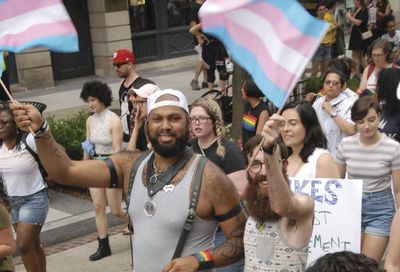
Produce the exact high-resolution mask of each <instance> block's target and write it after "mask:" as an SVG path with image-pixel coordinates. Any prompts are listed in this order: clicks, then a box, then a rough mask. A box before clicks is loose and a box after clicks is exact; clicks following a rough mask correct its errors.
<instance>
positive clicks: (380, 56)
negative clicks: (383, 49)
mask: <svg viewBox="0 0 400 272" xmlns="http://www.w3.org/2000/svg"><path fill="white" fill-rule="evenodd" d="M371 56H372V58H382V57H383V56H384V55H383V54H371Z"/></svg>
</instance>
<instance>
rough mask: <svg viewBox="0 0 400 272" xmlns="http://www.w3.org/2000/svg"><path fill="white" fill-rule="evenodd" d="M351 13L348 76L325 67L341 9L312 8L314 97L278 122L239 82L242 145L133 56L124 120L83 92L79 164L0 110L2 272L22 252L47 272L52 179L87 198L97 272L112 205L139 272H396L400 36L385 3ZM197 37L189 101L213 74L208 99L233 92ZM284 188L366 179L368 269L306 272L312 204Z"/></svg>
mask: <svg viewBox="0 0 400 272" xmlns="http://www.w3.org/2000/svg"><path fill="white" fill-rule="evenodd" d="M203 2H204V1H196V3H197V5H198V6H200V5H201V4H202V3H203ZM367 2H368V3H367ZM354 6H355V8H354V10H353V11H349V12H348V11H344V12H342V15H343V16H344V17H345V18H347V20H348V22H349V23H351V24H352V30H351V35H350V44H349V49H350V50H352V60H353V62H354V65H353V66H352V67H349V66H346V65H345V64H344V62H343V61H339V60H338V59H333V60H332V52H331V49H332V46H333V44H334V42H335V38H336V32H337V30H338V29H340V28H341V27H342V25H341V24H340V23H338V22H337V21H336V19H335V17H336V15H337V13H338V12H337V10H336V1H333V0H328V1H325V2H324V3H321V4H319V5H317V10H316V12H317V16H318V17H319V18H320V19H324V20H326V21H327V22H329V23H330V24H331V26H330V28H329V30H328V32H327V34H326V36H325V37H324V39H323V40H322V44H321V45H320V47H319V48H318V51H317V53H316V56H315V57H314V59H313V64H312V66H313V74H315V75H316V74H318V72H320V73H321V76H322V77H323V89H322V91H321V95H320V96H318V95H316V94H310V95H307V96H306V97H305V98H304V101H293V102H289V103H287V104H286V105H285V106H284V107H283V108H282V109H281V110H280V111H279V112H278V113H272V112H270V111H269V109H268V107H267V106H266V104H265V103H264V101H263V94H262V92H261V91H260V89H259V88H258V87H257V85H256V84H255V82H254V81H253V79H252V78H251V75H247V76H246V79H244V80H243V82H242V98H243V100H244V101H245V107H244V108H245V110H244V112H243V120H242V146H236V145H235V144H234V143H233V142H232V141H230V140H229V135H226V131H225V125H224V120H223V117H222V116H223V115H222V112H221V108H220V105H219V104H218V103H217V102H216V101H214V100H211V99H208V98H199V99H197V100H195V101H194V102H193V103H192V104H191V105H188V103H187V100H186V97H185V95H184V94H183V93H182V92H181V91H177V90H173V89H166V90H160V88H159V87H158V86H157V85H156V84H155V83H154V82H153V81H151V80H150V79H145V78H142V77H140V76H139V75H138V73H137V72H136V71H135V56H134V54H133V52H131V51H129V50H126V49H121V50H117V51H116V52H115V53H114V55H113V59H112V62H113V65H114V69H115V72H116V74H117V75H118V76H119V77H120V78H122V82H121V84H120V88H119V93H118V95H119V97H118V99H119V103H120V109H121V115H120V116H118V115H117V114H115V113H113V112H112V111H111V110H110V109H109V108H108V107H109V106H110V105H111V101H112V96H111V90H110V88H109V87H108V86H107V84H105V83H102V82H100V81H89V82H87V83H85V84H84V86H83V88H82V92H81V94H80V97H81V99H82V100H83V101H84V102H86V103H87V105H88V107H89V111H90V112H91V115H90V117H89V118H88V119H87V121H86V139H85V141H84V142H83V143H82V149H83V151H84V153H83V160H81V161H74V160H71V159H70V158H69V157H68V155H67V154H66V152H65V150H64V149H63V148H62V146H60V145H59V144H58V143H57V142H56V141H55V139H54V138H53V136H52V134H51V128H49V125H48V124H47V121H46V120H45V118H44V117H43V116H42V115H41V113H40V112H39V111H37V110H36V109H35V107H34V106H33V105H28V104H19V103H11V104H8V103H3V104H0V178H1V182H0V197H1V198H0V271H13V265H12V258H11V255H12V254H13V252H14V250H15V248H18V250H19V252H20V254H21V257H22V261H23V264H24V266H25V268H26V270H27V271H35V272H36V271H46V258H45V255H44V252H43V249H42V247H41V244H40V231H41V228H42V226H43V224H44V222H45V219H46V216H47V212H48V208H49V200H48V188H47V184H46V179H48V178H51V179H52V180H54V181H56V182H58V183H62V184H68V185H79V186H85V187H88V188H90V194H91V198H92V202H93V206H94V210H95V215H96V216H95V222H96V227H97V234H98V242H99V246H98V249H97V251H96V252H95V253H94V254H92V255H90V256H88V258H89V260H90V261H97V260H100V259H102V258H104V257H107V256H109V255H111V254H112V252H111V248H110V245H109V242H108V234H107V218H106V216H105V209H106V206H107V205H108V206H109V207H110V209H111V211H112V214H113V215H114V216H117V217H118V218H120V219H121V222H124V223H126V224H128V222H129V224H128V227H127V229H126V230H124V232H126V234H128V235H132V234H133V233H134V235H135V236H134V240H133V244H132V250H133V255H132V258H133V263H134V269H135V270H136V271H197V270H205V271H211V269H214V268H215V269H216V270H215V271H383V270H381V268H379V262H381V261H382V258H383V256H384V253H385V251H386V250H387V258H386V262H385V269H386V270H387V271H388V272H392V271H399V270H400V254H399V252H400V233H399V231H398V230H399V228H400V212H396V210H397V208H398V206H399V205H400V140H399V137H400V136H399V131H400V123H399V122H400V94H399V93H398V89H399V88H400V87H399V86H400V69H398V68H397V65H396V64H395V63H394V62H393V60H396V59H398V58H399V52H400V46H399V42H400V38H399V36H400V34H399V32H398V31H396V30H395V29H394V27H393V24H394V18H393V16H392V15H391V8H390V4H389V3H388V1H385V0H378V1H376V2H375V1H372V2H371V3H369V1H364V0H354ZM339 12H341V11H339ZM368 31H370V32H371V36H370V37H368V38H364V37H365V35H367V34H365V32H368ZM191 32H192V33H193V34H194V35H195V36H196V40H197V41H198V42H199V48H201V50H202V51H201V50H199V51H201V53H200V54H201V56H202V59H203V60H205V62H201V63H200V62H199V63H197V65H196V73H195V77H194V79H193V80H192V81H191V87H192V89H193V90H198V89H200V87H199V84H198V78H199V76H200V74H201V72H202V71H203V70H204V68H205V70H206V72H205V80H204V82H207V86H208V88H210V89H213V88H214V87H215V85H214V81H215V75H214V73H215V70H216V69H217V70H218V71H219V73H220V82H219V84H220V86H221V88H224V86H225V83H226V82H225V80H226V79H227V74H226V69H224V68H225V67H224V65H225V64H224V63H223V61H222V60H223V59H224V58H225V55H224V54H225V53H226V52H224V51H223V50H224V49H223V46H222V44H221V45H220V44H219V41H218V40H216V39H215V38H214V37H212V36H207V35H205V34H204V33H202V32H201V23H199V22H194V23H193V24H192V29H191ZM396 37H397V38H396ZM200 45H201V46H200ZM221 61H222V62H221ZM368 61H369V64H367V63H368ZM351 68H352V69H351ZM362 70H363V71H364V72H363V74H362V77H361V82H360V86H359V88H358V89H357V90H356V91H352V90H350V89H348V88H347V86H346V81H347V80H348V79H349V78H350V77H351V74H352V75H353V76H359V74H360V71H362ZM313 100H315V101H313ZM30 130H33V131H34V134H31V133H29V131H30ZM27 146H29V147H30V148H31V149H33V150H34V151H35V152H37V153H38V155H39V157H40V161H41V163H42V164H43V165H44V167H45V169H46V171H47V172H48V174H49V177H44V176H43V175H42V173H41V171H40V169H39V164H38V161H36V160H35V158H34V157H33V156H32V154H31V153H30V151H28V147H27ZM204 158H206V159H204ZM22 165H23V167H22ZM289 177H295V178H307V179H312V178H331V179H340V178H348V179H357V180H363V186H362V203H361V207H362V211H361V214H360V217H361V226H360V229H361V233H360V235H361V244H360V254H355V253H352V252H346V251H344V252H338V253H330V254H327V255H325V256H323V257H321V258H320V259H318V260H317V261H316V262H315V263H313V264H311V265H310V266H309V267H308V268H307V260H308V254H309V241H310V238H311V234H312V231H313V225H314V205H315V204H314V200H313V199H312V197H310V196H307V195H304V194H297V193H294V192H292V191H291V190H290V186H289ZM123 197H125V198H126V199H127V202H126V203H127V207H126V210H124V209H123V208H122V206H121V202H122V201H123ZM11 226H13V227H14V230H15V232H16V241H15V242H14V239H13V238H12V230H11ZM184 226H185V227H184ZM154 256H157V258H154Z"/></svg>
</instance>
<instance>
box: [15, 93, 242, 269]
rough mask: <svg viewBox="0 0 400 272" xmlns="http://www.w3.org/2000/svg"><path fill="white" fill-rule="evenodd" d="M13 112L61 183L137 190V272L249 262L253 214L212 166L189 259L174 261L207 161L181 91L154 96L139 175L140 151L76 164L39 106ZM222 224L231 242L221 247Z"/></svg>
mask: <svg viewBox="0 0 400 272" xmlns="http://www.w3.org/2000/svg"><path fill="white" fill-rule="evenodd" d="M10 107H11V108H12V109H13V110H14V111H13V113H14V119H15V120H16V123H17V125H18V126H19V127H20V128H21V129H23V130H25V131H28V130H29V126H30V127H31V129H32V130H33V131H35V132H36V133H35V141H36V145H37V148H38V153H39V158H40V160H41V162H42V164H43V165H44V167H45V168H46V170H47V172H48V173H49V175H51V176H52V177H54V180H57V181H58V182H62V183H64V184H70V185H80V186H87V187H107V186H108V187H112V188H115V187H120V188H124V189H125V191H126V192H128V186H129V185H131V191H130V194H129V197H130V205H129V210H128V211H129V215H130V217H131V218H132V222H133V227H134V229H135V238H134V243H133V263H134V268H135V271H139V272H142V271H150V272H153V271H154V272H159V271H164V272H167V271H169V272H172V271H185V272H186V271H197V270H202V269H211V268H213V267H220V266H225V265H228V264H231V263H234V262H236V261H238V260H240V259H241V258H243V231H244V224H245V221H246V216H245V215H244V213H243V211H242V209H241V206H240V199H239V195H238V193H237V191H236V189H235V187H234V185H233V183H232V182H231V181H230V180H229V178H228V177H227V176H226V175H225V174H224V173H223V172H222V170H220V169H219V167H218V166H216V165H214V164H213V163H211V162H210V161H207V162H206V165H205V168H204V171H203V174H202V175H201V179H202V182H201V188H200V191H199V192H198V194H199V198H198V204H197V208H196V210H195V211H196V215H195V219H194V222H193V225H192V228H191V230H190V232H189V234H188V237H187V239H186V242H185V243H184V244H183V245H184V246H183V251H182V256H183V257H179V258H175V259H173V260H172V261H171V258H172V257H173V255H174V254H173V253H174V249H175V246H176V245H177V242H178V238H179V234H180V233H181V230H182V228H183V223H184V222H185V219H186V217H187V214H188V207H189V202H190V201H191V198H190V196H191V194H190V193H191V187H192V180H193V179H194V175H195V172H196V170H195V169H196V167H197V163H198V161H199V158H200V155H196V154H194V153H193V152H192V151H191V149H189V148H188V147H187V146H186V143H187V141H188V137H189V119H188V113H189V109H188V105H187V102H186V98H185V96H184V95H183V94H182V93H181V92H179V91H176V90H170V89H169V90H163V91H158V92H156V93H154V94H152V95H150V96H149V97H148V99H147V111H148V120H147V123H146V127H147V133H148V136H149V139H150V141H151V144H152V146H153V148H154V151H153V152H150V153H149V154H147V155H145V156H144V160H142V161H141V163H140V164H139V167H138V168H137V171H136V174H133V175H132V176H131V174H132V169H133V166H134V164H135V162H136V160H137V159H138V158H139V157H140V156H141V154H140V153H138V152H132V151H125V152H120V153H117V154H114V155H112V156H110V157H109V160H105V161H96V160H85V161H72V160H71V159H70V158H69V157H68V156H67V154H66V153H65V152H64V150H62V148H60V146H59V145H58V144H57V143H56V142H55V140H54V138H53V136H52V135H51V133H50V132H49V128H48V125H47V122H46V121H45V120H44V119H43V117H42V116H41V115H40V113H39V112H38V111H37V110H36V109H35V108H34V107H33V106H30V105H26V104H22V105H20V104H11V106H10ZM142 158H143V157H142ZM130 180H131V181H133V183H132V182H130ZM218 225H219V226H220V227H221V229H222V231H223V232H224V234H225V236H226V237H227V241H226V242H224V243H223V244H221V245H219V246H217V247H214V245H213V239H214V234H215V230H216V228H217V226H218Z"/></svg>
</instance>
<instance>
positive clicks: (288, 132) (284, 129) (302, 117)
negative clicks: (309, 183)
mask: <svg viewBox="0 0 400 272" xmlns="http://www.w3.org/2000/svg"><path fill="white" fill-rule="evenodd" d="M281 115H282V117H283V119H284V122H283V123H282V124H281V136H282V139H283V141H284V143H285V144H286V146H287V147H288V149H289V154H290V155H289V157H288V167H287V173H288V176H289V177H299V178H339V173H338V171H337V169H336V167H335V163H334V161H333V159H332V157H331V155H330V153H329V151H328V150H327V140H326V137H325V135H324V133H323V132H322V128H321V126H320V124H319V122H318V117H317V114H316V113H315V110H314V109H313V107H312V106H311V105H310V104H309V103H307V102H304V101H294V102H290V103H288V104H286V105H285V106H284V107H283V109H282V114H281Z"/></svg>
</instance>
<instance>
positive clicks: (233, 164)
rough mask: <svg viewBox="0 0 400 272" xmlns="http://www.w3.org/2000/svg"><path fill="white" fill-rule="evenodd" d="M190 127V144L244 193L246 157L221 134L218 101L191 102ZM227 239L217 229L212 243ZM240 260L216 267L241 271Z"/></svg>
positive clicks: (220, 114) (201, 99)
mask: <svg viewBox="0 0 400 272" xmlns="http://www.w3.org/2000/svg"><path fill="white" fill-rule="evenodd" d="M189 120H190V129H191V132H192V134H193V136H194V137H195V138H194V139H192V140H191V142H190V144H191V146H192V148H193V150H194V152H196V153H199V154H202V155H203V156H205V157H207V158H208V159H209V160H211V161H212V162H213V163H215V164H216V165H218V166H219V167H220V168H221V170H222V171H223V172H224V173H225V174H226V175H227V176H228V177H229V178H230V179H231V180H232V182H233V184H234V185H235V187H236V189H237V190H238V192H239V195H241V196H242V195H243V193H244V191H245V189H246V187H247V178H246V170H245V169H246V165H245V158H244V157H243V155H242V153H241V152H240V150H239V148H237V147H236V146H235V145H234V143H233V142H231V141H229V140H228V139H226V138H224V136H225V131H224V130H225V128H224V121H223V119H222V113H221V109H220V107H219V105H218V103H217V102H215V101H214V100H211V99H209V98H199V99H197V100H196V101H195V102H194V103H193V104H192V105H191V109H190V114H189ZM225 240H226V238H225V236H224V234H223V232H222V231H221V230H220V229H218V230H217V233H216V235H215V244H216V245H219V244H221V243H222V242H224V241H225ZM243 265H244V262H243V261H239V262H237V263H235V264H232V265H230V266H227V267H224V268H218V269H216V270H215V271H230V272H233V271H243Z"/></svg>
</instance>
